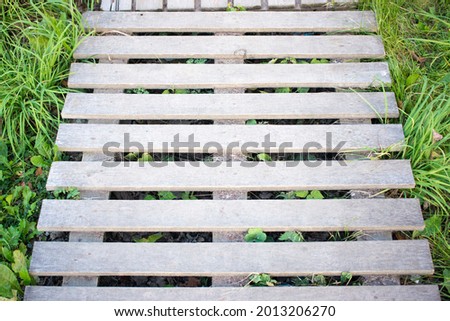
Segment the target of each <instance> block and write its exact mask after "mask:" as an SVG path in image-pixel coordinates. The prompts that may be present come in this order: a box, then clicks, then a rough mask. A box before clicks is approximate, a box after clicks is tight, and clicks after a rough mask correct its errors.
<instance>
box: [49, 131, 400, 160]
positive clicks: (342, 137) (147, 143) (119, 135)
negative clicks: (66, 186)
mask: <svg viewBox="0 0 450 321" xmlns="http://www.w3.org/2000/svg"><path fill="white" fill-rule="evenodd" d="M403 140H404V136H403V129H402V126H401V125H400V124H387V125H383V124H382V125H380V124H377V125H308V126H299V125H254V126H248V125H217V126H192V125H104V124H98V125H91V124H61V125H60V127H59V131H58V136H57V138H56V145H57V146H58V148H59V150H60V151H63V152H102V151H105V150H108V151H109V152H141V153H142V152H151V153H223V151H227V152H239V153H241V154H242V153H244V154H246V153H262V152H266V153H280V152H281V153H307V152H309V153H330V152H334V153H343V152H350V151H372V150H384V149H389V150H392V151H399V150H402V149H403ZM130 142H136V143H137V144H136V143H130ZM188 142H190V143H188ZM265 142H267V144H266V143H265ZM269 142H270V143H271V144H270V145H271V146H269V144H268V143H269ZM113 143H114V145H113ZM249 143H251V144H252V146H248V148H246V145H245V144H249ZM272 143H273V144H272ZM106 148H107V149H106Z"/></svg>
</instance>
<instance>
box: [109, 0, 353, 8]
mask: <svg viewBox="0 0 450 321" xmlns="http://www.w3.org/2000/svg"><path fill="white" fill-rule="evenodd" d="M111 2H112V3H111ZM356 2H357V0H333V2H329V1H327V0H302V1H301V5H302V9H304V8H311V7H325V6H331V7H334V6H336V7H337V8H339V7H342V6H344V5H346V6H349V5H354V4H355V3H356ZM118 4H119V10H121V11H129V10H131V9H132V7H131V0H121V1H120V3H118ZM268 4H269V8H285V9H289V8H294V5H295V0H269V1H268ZM234 5H236V6H245V7H246V8H248V9H252V8H260V7H261V0H234ZM227 6H228V0H202V1H201V9H202V10H205V9H206V10H211V9H226V8H227ZM194 7H195V4H194V0H188V1H186V0H168V1H167V9H168V10H194ZM101 8H102V10H103V11H115V3H114V0H102V1H101ZM162 9H163V1H162V0H153V1H149V0H136V10H138V11H139V10H162Z"/></svg>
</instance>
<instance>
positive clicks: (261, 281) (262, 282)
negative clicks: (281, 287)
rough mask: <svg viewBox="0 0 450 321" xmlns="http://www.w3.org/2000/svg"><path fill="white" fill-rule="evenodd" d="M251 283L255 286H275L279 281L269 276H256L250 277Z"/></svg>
mask: <svg viewBox="0 0 450 321" xmlns="http://www.w3.org/2000/svg"><path fill="white" fill-rule="evenodd" d="M250 282H251V283H253V285H255V286H275V284H277V283H278V282H277V280H274V279H272V277H271V276H270V275H269V274H265V273H263V274H254V275H252V276H250Z"/></svg>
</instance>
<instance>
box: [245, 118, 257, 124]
mask: <svg viewBox="0 0 450 321" xmlns="http://www.w3.org/2000/svg"><path fill="white" fill-rule="evenodd" d="M245 124H246V125H256V124H257V122H256V119H249V120H247V121H246V122H245Z"/></svg>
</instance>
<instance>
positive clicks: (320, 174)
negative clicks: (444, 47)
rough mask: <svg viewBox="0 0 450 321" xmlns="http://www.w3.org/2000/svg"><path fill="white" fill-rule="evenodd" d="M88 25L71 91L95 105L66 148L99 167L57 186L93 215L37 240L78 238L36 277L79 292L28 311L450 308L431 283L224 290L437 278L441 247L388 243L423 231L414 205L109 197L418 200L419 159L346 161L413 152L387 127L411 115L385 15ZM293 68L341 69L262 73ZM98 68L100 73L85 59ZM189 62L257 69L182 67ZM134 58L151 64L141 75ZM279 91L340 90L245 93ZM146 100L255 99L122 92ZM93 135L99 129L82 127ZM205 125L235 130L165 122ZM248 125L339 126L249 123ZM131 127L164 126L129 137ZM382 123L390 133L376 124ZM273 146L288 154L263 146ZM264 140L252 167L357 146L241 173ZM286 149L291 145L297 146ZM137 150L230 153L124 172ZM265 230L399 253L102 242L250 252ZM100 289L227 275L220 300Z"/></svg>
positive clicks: (185, 293) (79, 108)
mask: <svg viewBox="0 0 450 321" xmlns="http://www.w3.org/2000/svg"><path fill="white" fill-rule="evenodd" d="M202 2H203V0H202ZM206 2H208V1H206ZM206 2H205V3H206ZM291 2H292V1H291ZM169 3H170V2H169ZM263 3H264V1H263ZM296 3H297V2H295V1H294V5H295V4H296ZM138 4H139V3H138ZM153 9H161V8H153ZM84 17H85V19H86V26H87V27H88V28H90V29H93V30H95V32H96V33H97V35H96V36H90V37H88V38H87V39H86V40H85V41H84V42H83V43H82V44H81V45H80V47H79V48H78V49H77V51H76V52H75V55H74V58H75V59H76V60H78V61H79V62H76V63H74V64H73V65H72V68H71V75H70V77H69V86H70V87H71V88H80V89H93V92H91V93H72V94H69V95H68V96H67V99H66V103H65V106H64V110H63V112H62V117H63V118H65V119H67V120H74V121H68V122H67V123H65V124H61V126H60V129H59V132H58V137H57V140H56V143H57V145H58V147H59V149H60V150H61V151H63V152H82V153H83V161H81V162H75V161H60V162H54V163H53V165H52V167H51V170H50V174H49V178H48V183H47V188H48V190H56V189H60V188H67V187H75V188H77V189H79V190H80V191H81V196H82V199H81V200H46V201H44V203H43V206H42V210H41V215H40V219H39V225H38V227H39V229H40V230H41V231H47V232H55V231H59V232H70V239H69V242H36V243H35V244H34V250H33V256H32V261H31V267H30V272H31V273H32V274H33V275H35V276H60V277H61V276H62V277H64V281H63V286H31V287H27V289H26V293H25V299H26V300H439V292H438V289H437V286H429V285H399V283H398V284H396V285H369V284H367V285H362V286H327V287H322V286H299V287H294V286H292V287H249V286H245V287H242V286H241V287H240V286H238V285H237V284H234V285H233V284H232V286H225V285H223V284H221V283H215V281H214V280H215V278H216V279H220V278H227V277H230V278H233V277H234V278H238V279H241V280H242V279H244V280H245V279H246V278H248V277H249V276H250V275H252V274H254V273H268V274H270V275H271V276H274V277H281V276H289V277H294V276H311V275H317V274H322V275H326V276H339V275H341V273H343V272H350V273H352V274H353V275H355V276H383V275H390V276H394V277H398V276H407V275H430V274H432V273H433V264H432V261H431V255H430V250H429V244H428V242H427V241H425V240H392V239H390V240H389V238H391V235H392V232H393V231H414V230H421V229H423V227H424V222H423V218H422V214H421V209H420V204H419V202H418V200H415V199H388V198H376V197H371V198H365V199H357V198H351V199H325V200H273V199H265V200H264V199H261V200H246V199H244V200H242V199H240V200H239V199H218V198H215V199H214V200H185V201H177V200H173V201H145V200H110V199H108V198H109V193H110V192H111V191H125V192H131V191H210V192H211V191H216V192H222V193H227V192H230V193H233V192H239V193H241V194H240V195H244V198H246V197H245V196H246V192H247V191H290V190H296V191H297V190H343V191H350V190H363V191H369V190H374V189H376V190H379V191H380V190H386V189H403V188H412V187H414V178H413V175H412V171H411V167H410V163H409V161H408V160H393V159H383V160H381V159H380V160H370V159H368V158H365V159H361V160H348V159H350V157H348V159H347V160H344V158H345V156H346V155H349V153H352V154H355V153H360V154H361V153H362V154H367V153H369V152H371V153H376V152H380V151H386V150H389V151H392V152H394V151H399V150H401V149H402V148H403V147H402V141H403V138H404V136H403V131H402V127H401V125H399V124H385V123H384V121H383V120H385V119H388V118H396V117H398V115H399V112H398V108H397V104H396V100H395V96H394V94H393V93H391V92H386V91H385V89H387V88H389V85H390V82H391V79H390V75H389V69H388V65H387V63H386V62H383V61H382V58H383V57H384V49H383V45H382V42H381V39H380V38H379V37H378V36H376V35H375V34H374V33H375V32H376V31H377V24H376V19H375V16H374V14H373V13H372V12H361V11H317V12H312V11H301V12H300V11H286V12H284V11H283V12H282V11H269V12H263V11H251V12H250V11H249V12H224V11H222V12H88V13H85V15H84ZM160 33H166V35H160ZM183 33H185V34H183ZM193 33H198V34H196V35H193ZM226 33H240V35H235V34H234V35H227V34H226ZM174 34H175V35H174ZM214 34H216V35H214ZM287 57H293V58H298V59H308V60H309V59H313V58H326V59H334V60H333V61H330V63H324V64H310V63H305V64H279V63H270V64H267V63H252V60H253V59H273V58H280V59H283V58H287ZM92 58H95V59H98V63H89V62H83V61H82V60H83V59H92ZM190 58H207V59H214V60H216V62H218V61H220V60H223V59H234V60H233V61H235V62H238V61H240V62H242V60H246V62H247V63H241V64H239V63H231V64H220V63H219V64H217V63H216V64H210V63H207V64H186V63H180V62H178V63H174V61H171V60H169V59H190ZM136 59H147V62H148V63H132V62H133V60H134V62H136ZM127 60H128V62H129V63H127ZM349 60H351V62H350V61H349ZM360 60H364V61H366V62H360ZM374 60H376V61H374ZM368 61H370V62H368ZM171 62H172V63H171ZM175 62H176V60H175ZM253 62H255V61H253ZM281 87H307V88H322V89H323V88H325V90H324V91H323V92H313V93H243V91H244V90H245V88H281ZM136 88H145V89H155V90H161V89H170V90H174V89H215V90H216V91H217V90H218V89H224V90H226V89H230V90H231V91H232V90H235V89H239V90H240V92H241V93H220V94H218V93H203V94H178V95H175V94H164V95H161V94H156V93H154V94H145V95H138V94H129V93H124V92H123V91H124V89H136ZM80 119H81V120H87V121H84V122H80V121H75V120H80ZM192 119H201V120H212V121H215V122H218V121H221V120H229V121H230V123H231V124H220V125H219V124H215V125H187V124H184V125H183V124H178V125H177V124H164V123H163V124H161V121H163V120H179V121H183V120H192ZM248 119H263V120H277V119H278V120H280V119H296V120H308V119H314V120H327V119H328V120H329V119H338V121H335V122H334V123H333V124H320V123H318V124H311V125H274V124H258V125H245V124H244V121H245V120H248ZM132 120H154V121H160V123H159V124H144V125H142V124H141V125H137V124H130V121H132ZM339 120H341V121H340V122H339ZM349 120H350V124H348V122H349ZM372 120H376V121H374V123H373V124H372ZM379 120H381V121H379ZM120 121H121V122H122V123H120ZM127 121H128V124H125V123H124V122H127ZM344 123H346V124H344ZM127 135H129V139H130V140H131V141H133V142H134V144H132V145H131V146H129V144H128V145H127V144H126V136H127ZM177 135H178V137H179V140H180V141H182V142H185V141H188V139H189V137H190V135H193V136H194V137H195V142H196V143H197V144H196V145H195V146H193V147H192V148H187V147H180V148H176V147H174V146H172V145H171V144H170V143H171V142H172V141H173V139H174V137H175V136H177ZM267 135H270V139H271V141H272V142H274V143H275V144H273V145H272V146H270V147H263V146H262V145H261V142H264V138H265V137H266V136H267ZM327 137H332V141H331V142H329V139H328V138H327ZM111 142H112V144H111ZM149 142H150V143H152V145H148V143H149ZM211 142H213V144H211ZM235 142H238V145H236V144H233V143H235ZM252 142H257V143H258V144H259V145H258V144H257V145H255V144H250V145H249V146H248V148H247V149H246V150H245V153H305V152H313V153H317V154H326V153H328V154H329V153H336V148H337V147H338V145H339V144H338V143H339V142H345V145H344V147H343V148H342V149H339V150H338V152H339V157H341V158H339V157H335V159H334V160H329V161H323V162H317V163H315V164H314V166H311V164H310V163H309V162H308V161H276V162H256V161H246V160H240V161H231V160H229V159H228V158H227V157H231V158H233V155H241V156H240V157H242V150H241V149H240V147H242V145H243V144H245V143H252ZM311 142H313V143H314V144H313V145H312V146H309V145H310V143H311ZM283 143H290V144H289V146H287V147H284V146H283V145H282V144H283ZM230 145H231V146H233V147H232V148H228V147H229V146H230ZM105 146H108V149H107V150H108V154H107V155H105ZM308 146H309V148H308ZM128 152H140V153H143V152H149V153H161V152H164V153H180V154H188V153H198V154H207V153H208V154H215V155H218V154H219V155H223V156H225V157H224V158H225V160H224V161H221V162H218V161H211V160H205V161H196V162H175V161H174V162H170V161H169V162H166V163H164V164H159V165H158V164H155V163H149V162H127V163H124V162H119V161H117V160H115V159H114V154H115V153H128ZM245 153H244V156H245ZM360 158H364V157H362V156H361V157H360ZM227 159H228V160H227ZM162 165H164V166H162ZM230 198H233V197H230ZM253 227H259V228H262V229H263V230H264V231H266V232H283V231H301V232H335V231H363V232H364V233H366V234H367V235H372V234H371V233H373V232H385V234H386V235H388V239H387V240H368V241H362V240H361V241H348V242H344V241H339V242H330V241H327V242H323V241H320V242H299V243H279V242H266V243H239V242H231V238H230V239H229V240H230V242H216V241H217V240H218V239H216V238H215V237H214V236H213V242H209V243H124V242H107V243H106V242H103V238H104V233H105V232H190V231H191V232H212V233H223V232H227V233H230V234H231V235H234V237H236V235H237V236H238V237H239V235H241V234H242V233H243V232H245V231H247V230H248V229H249V228H253ZM213 235H218V234H213ZM374 239H375V238H374ZM100 276H207V277H213V286H212V287H192V288H183V287H175V288H156V287H144V288H133V287H129V288H125V287H98V286H97V282H98V277H100Z"/></svg>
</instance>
